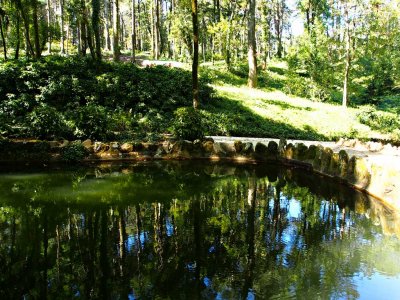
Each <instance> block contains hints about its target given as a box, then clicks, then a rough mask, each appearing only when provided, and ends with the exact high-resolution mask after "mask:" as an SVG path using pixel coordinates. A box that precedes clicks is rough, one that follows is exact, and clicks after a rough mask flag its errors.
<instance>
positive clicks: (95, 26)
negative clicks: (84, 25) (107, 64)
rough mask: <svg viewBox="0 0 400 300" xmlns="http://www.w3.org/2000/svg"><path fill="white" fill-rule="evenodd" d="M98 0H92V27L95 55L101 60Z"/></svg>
mask: <svg viewBox="0 0 400 300" xmlns="http://www.w3.org/2000/svg"><path fill="white" fill-rule="evenodd" d="M99 24H100V0H92V27H93V33H94V41H95V49H96V50H95V57H96V59H97V60H101V41H100V25H99Z"/></svg>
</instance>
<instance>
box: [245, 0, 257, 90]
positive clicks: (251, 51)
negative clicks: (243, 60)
mask: <svg viewBox="0 0 400 300" xmlns="http://www.w3.org/2000/svg"><path fill="white" fill-rule="evenodd" d="M248 18H249V19H248V37H247V44H248V62H249V78H248V82H247V84H248V86H249V87H250V88H256V87H257V57H256V48H257V47H256V0H249V16H248Z"/></svg>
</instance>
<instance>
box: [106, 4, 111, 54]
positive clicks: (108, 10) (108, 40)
mask: <svg viewBox="0 0 400 300" xmlns="http://www.w3.org/2000/svg"><path fill="white" fill-rule="evenodd" d="M104 41H105V43H104V49H106V50H107V51H110V49H111V42H110V2H109V1H108V0H104Z"/></svg>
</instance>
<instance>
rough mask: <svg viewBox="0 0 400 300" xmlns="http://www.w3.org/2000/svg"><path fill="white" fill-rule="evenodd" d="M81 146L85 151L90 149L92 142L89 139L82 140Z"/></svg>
mask: <svg viewBox="0 0 400 300" xmlns="http://www.w3.org/2000/svg"><path fill="white" fill-rule="evenodd" d="M82 146H83V147H85V148H86V149H88V148H90V147H92V141H91V140H90V139H87V140H84V141H83V142H82Z"/></svg>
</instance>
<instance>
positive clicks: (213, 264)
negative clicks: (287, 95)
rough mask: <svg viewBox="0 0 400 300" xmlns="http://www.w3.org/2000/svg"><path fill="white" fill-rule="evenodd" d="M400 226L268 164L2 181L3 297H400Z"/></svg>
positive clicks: (77, 172) (348, 193)
mask: <svg viewBox="0 0 400 300" xmlns="http://www.w3.org/2000/svg"><path fill="white" fill-rule="evenodd" d="M399 228H400V221H399V218H398V213H394V212H392V211H391V210H390V209H388V208H387V207H385V206H383V205H382V204H381V203H380V202H379V201H376V200H370V199H369V198H368V197H367V196H365V195H363V194H361V193H358V192H355V191H352V190H349V189H347V188H346V187H344V186H341V185H338V184H333V183H331V182H329V181H328V180H326V179H322V178H320V177H318V176H315V175H310V174H308V173H305V172H304V171H299V170H291V169H283V168H279V167H277V166H271V165H259V166H249V165H236V166H235V165H222V164H208V163H196V164H193V163H176V162H175V163H165V162H162V163H161V162H158V163H157V162H156V163H154V162H153V163H139V164H132V165H102V166H95V167H86V168H75V169H68V170H65V168H64V170H61V169H60V170H57V169H54V170H44V171H43V170H38V171H35V170H31V171H24V172H21V171H5V170H3V171H2V172H1V173H0V299H23V298H24V299H45V298H49V299H74V298H83V299H87V298H93V299H204V298H205V299H287V298H295V299H354V298H361V299H400V241H399V236H400V229H399Z"/></svg>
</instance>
